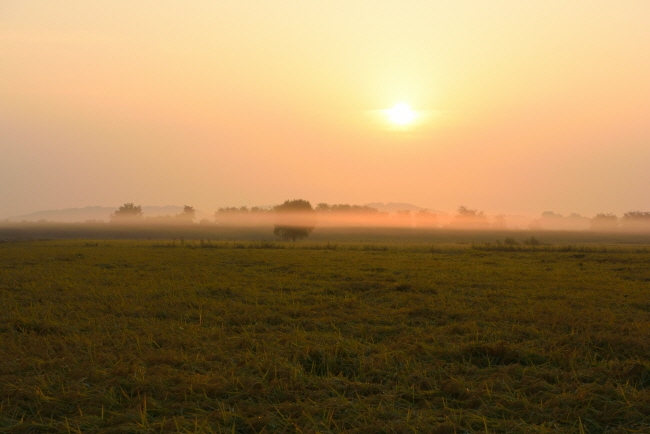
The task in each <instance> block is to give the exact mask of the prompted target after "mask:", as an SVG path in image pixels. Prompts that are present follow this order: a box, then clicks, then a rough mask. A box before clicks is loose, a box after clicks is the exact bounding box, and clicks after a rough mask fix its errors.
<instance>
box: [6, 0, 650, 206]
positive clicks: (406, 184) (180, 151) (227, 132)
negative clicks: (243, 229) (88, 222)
mask: <svg viewBox="0 0 650 434" xmlns="http://www.w3.org/2000/svg"><path fill="white" fill-rule="evenodd" d="M647 41H650V3H649V2H647V1H645V0H624V1H621V2H617V3H615V4H614V3H611V2H605V1H586V0H578V1H574V2H570V3H567V2H562V1H559V0H553V1H549V2H543V3H522V2H512V1H495V2H489V3H486V2H481V1H478V0H466V1H462V2H425V1H407V2H395V1H387V0H379V1H374V2H355V3H353V4H335V3H332V2H325V1H315V2H309V3H299V4H297V3H293V2H286V1H278V2H273V3H261V2H259V3H253V4H250V3H241V2H209V1H207V0H198V1H196V2H192V3H191V4H187V3H181V2H178V1H169V2H164V3H160V2H150V1H143V2H137V3H135V2H130V1H126V0H112V1H108V0H98V1H94V2H80V1H73V0H61V1H59V2H46V1H44V0H36V1H25V2H3V3H1V4H0V53H1V54H2V59H3V68H2V72H1V73H0V77H1V78H2V79H1V80H0V155H2V157H0V219H4V218H6V217H9V216H16V215H24V214H29V213H33V212H36V211H42V210H51V209H65V208H83V207H86V206H92V205H95V204H108V205H110V206H112V205H113V204H116V206H119V205H121V204H123V203H125V202H127V201H128V202H134V203H138V204H143V205H144V204H160V206H162V205H164V204H177V205H183V204H187V205H192V206H194V207H195V208H196V209H199V210H205V211H206V212H208V213H212V212H214V211H215V210H217V209H218V208H220V207H226V206H243V205H246V206H255V205H264V204H268V205H273V204H279V203H282V202H283V201H284V200H287V199H296V198H304V199H307V200H310V201H311V202H312V204H313V205H316V203H318V202H326V203H349V204H360V205H363V204H366V203H373V202H383V203H388V202H403V203H411V204H416V205H418V206H420V207H423V208H429V209H435V210H440V211H446V212H449V213H453V212H454V211H455V210H456V209H457V207H458V206H460V205H465V206H468V207H470V208H472V209H478V210H483V211H484V212H485V213H486V214H489V215H496V214H501V213H503V214H508V215H524V216H533V217H535V216H537V217H538V216H539V215H540V214H541V213H542V212H545V211H553V212H555V213H559V214H563V215H569V214H571V213H577V214H580V215H583V216H587V217H592V216H594V215H596V214H597V213H614V214H616V215H618V216H621V215H622V214H623V213H625V212H628V211H634V210H641V211H650V170H648V166H649V164H650V128H649V127H648V126H649V125H650V79H648V77H650V50H648V47H647V46H648V42H647ZM400 103H401V104H402V105H404V106H405V107H406V106H410V108H411V109H412V111H409V110H410V109H408V110H406V112H404V111H402V112H399V110H398V112H395V109H393V111H390V110H389V109H391V108H396V107H401V106H400ZM314 199H315V200H314Z"/></svg>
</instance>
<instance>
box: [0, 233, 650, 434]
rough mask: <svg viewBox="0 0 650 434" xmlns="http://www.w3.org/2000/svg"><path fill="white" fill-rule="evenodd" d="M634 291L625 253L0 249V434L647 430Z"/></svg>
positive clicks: (649, 264) (348, 245)
mask: <svg viewBox="0 0 650 434" xmlns="http://www.w3.org/2000/svg"><path fill="white" fill-rule="evenodd" d="M314 234H316V232H315V233H314ZM465 236H467V237H468V238H470V237H471V236H469V235H465ZM490 236H491V237H492V238H495V237H494V235H493V234H492V235H490ZM552 236H556V235H549V236H548V238H552ZM479 238H480V237H479ZM492 238H490V239H492ZM487 239H488V238H486V240H487ZM542 241H544V240H543V239H542ZM481 242H483V241H481ZM649 296H650V249H649V248H648V247H647V246H644V245H640V244H639V245H616V246H613V245H609V246H604V245H588V246H577V245H573V246H570V245H567V244H563V245H542V246H539V247H535V248H530V247H527V248H523V247H517V248H509V247H508V248H507V247H504V246H495V245H484V244H480V245H472V244H442V243H437V244H427V243H425V242H418V243H411V242H402V243H393V244H385V243H382V242H368V243H365V242H362V241H359V240H357V241H356V242H352V241H345V242H343V241H342V242H338V243H334V242H327V241H326V240H325V239H323V238H320V239H319V238H314V239H312V240H311V241H307V242H302V243H295V244H294V243H274V242H266V241H239V242H233V241H228V242H226V241H210V242H208V241H203V242H200V241H198V240H197V241H190V240H189V239H188V238H184V240H183V241H181V240H180V239H177V240H174V241H173V240H150V241H126V240H108V241H105V240H100V241H95V240H80V239H73V240H51V241H29V242H25V241H12V242H4V243H0V432H3V433H4V432H6V433H37V432H63V433H69V432H83V433H86V432H115V433H117V432H192V433H194V432H224V433H225V432H228V433H231V432H236V433H261V432H264V433H271V432H286V433H293V432H299V433H312V432H323V433H327V432H359V433H378V432H385V433H391V432H395V433H412V432H431V433H462V432H477V433H486V432H488V433H558V432H566V433H625V432H629V433H634V432H646V433H647V432H650V352H649V350H650V297H649Z"/></svg>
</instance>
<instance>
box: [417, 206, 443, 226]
mask: <svg viewBox="0 0 650 434" xmlns="http://www.w3.org/2000/svg"><path fill="white" fill-rule="evenodd" d="M415 224H416V225H417V226H429V227H431V226H436V225H437V224H438V214H436V213H433V212H431V211H429V210H427V209H424V208H423V209H421V210H419V211H418V212H417V213H416V214H415Z"/></svg>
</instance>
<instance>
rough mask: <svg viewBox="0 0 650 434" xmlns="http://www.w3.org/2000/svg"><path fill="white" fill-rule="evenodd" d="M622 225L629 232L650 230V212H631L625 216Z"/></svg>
mask: <svg viewBox="0 0 650 434" xmlns="http://www.w3.org/2000/svg"><path fill="white" fill-rule="evenodd" d="M621 225H622V226H623V227H624V228H625V229H627V230H634V231H637V230H642V231H647V230H650V212H647V211H629V212H626V213H625V214H623V218H621Z"/></svg>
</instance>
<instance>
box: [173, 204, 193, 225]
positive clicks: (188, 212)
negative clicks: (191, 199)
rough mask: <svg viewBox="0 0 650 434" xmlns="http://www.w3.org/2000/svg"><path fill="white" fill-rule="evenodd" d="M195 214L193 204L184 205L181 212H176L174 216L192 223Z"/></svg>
mask: <svg viewBox="0 0 650 434" xmlns="http://www.w3.org/2000/svg"><path fill="white" fill-rule="evenodd" d="M195 215H196V211H195V210H194V207H193V206H187V205H184V206H183V212H181V213H180V214H178V215H177V216H176V217H178V218H179V219H181V220H183V221H186V222H188V223H192V222H193V221H194V217H195Z"/></svg>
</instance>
